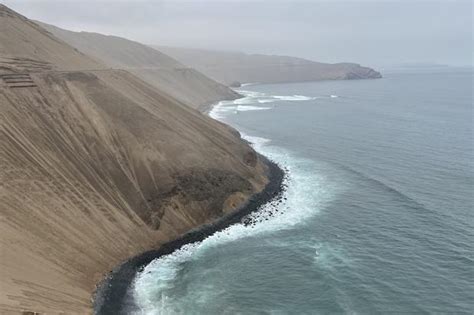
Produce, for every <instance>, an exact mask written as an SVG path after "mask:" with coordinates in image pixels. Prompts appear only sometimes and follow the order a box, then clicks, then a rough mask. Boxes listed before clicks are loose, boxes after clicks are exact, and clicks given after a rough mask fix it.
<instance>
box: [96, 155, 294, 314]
mask: <svg viewBox="0 0 474 315" xmlns="http://www.w3.org/2000/svg"><path fill="white" fill-rule="evenodd" d="M260 158H261V159H262V160H263V161H264V162H265V164H266V165H267V166H268V170H267V176H268V179H269V182H268V184H267V185H266V186H265V188H264V189H263V190H262V191H261V192H260V193H257V194H255V195H253V196H252V197H250V198H249V200H248V201H247V202H246V203H245V204H244V205H242V206H241V207H240V208H239V209H237V210H235V211H234V212H232V213H230V214H228V215H226V216H224V217H222V218H220V219H218V220H216V221H215V222H213V223H210V224H205V225H203V226H200V227H198V228H196V229H193V230H191V231H189V232H188V233H186V234H184V235H183V236H181V237H180V238H178V239H176V240H174V241H171V242H168V243H166V244H164V245H162V246H160V248H159V249H156V250H150V251H148V252H145V253H143V254H141V255H138V256H135V257H133V258H131V259H129V260H127V261H126V262H124V263H123V264H121V265H119V266H117V267H116V268H115V269H114V270H113V271H112V272H110V273H109V274H108V275H107V277H106V278H105V279H104V280H102V282H101V283H100V284H99V285H98V287H97V290H96V292H95V294H94V297H93V308H94V313H95V314H127V313H129V312H130V311H133V309H134V308H135V305H134V302H133V298H132V297H131V296H130V295H129V289H130V286H131V285H132V283H133V279H134V278H135V275H136V273H137V272H139V271H140V270H142V269H143V268H144V267H145V266H146V265H147V264H149V263H150V262H151V261H152V260H154V259H156V258H159V257H161V256H164V255H168V254H171V253H172V252H174V251H175V250H177V249H179V248H181V247H182V246H183V245H186V244H190V243H194V242H199V241H202V240H204V239H205V238H206V237H208V236H209V235H211V234H213V233H215V232H217V231H220V230H222V229H224V228H226V227H228V226H230V225H232V224H235V223H238V222H241V221H245V216H247V215H248V214H250V213H252V212H255V211H257V210H258V209H259V207H260V206H262V205H263V204H265V203H267V202H269V201H272V200H275V199H279V198H282V193H283V191H284V188H285V187H284V177H285V172H284V171H283V170H282V169H281V168H280V167H279V166H278V165H277V164H276V163H274V162H272V161H270V160H268V159H267V158H265V157H264V156H261V155H260Z"/></svg>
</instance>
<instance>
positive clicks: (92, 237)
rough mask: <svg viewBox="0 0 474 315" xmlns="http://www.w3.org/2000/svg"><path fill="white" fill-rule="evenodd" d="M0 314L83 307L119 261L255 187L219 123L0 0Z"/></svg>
mask: <svg viewBox="0 0 474 315" xmlns="http://www.w3.org/2000/svg"><path fill="white" fill-rule="evenodd" d="M0 30H1V32H0V58H2V65H1V68H0V165H1V168H0V253H1V255H0V313H1V314H4V313H6V314H8V313H21V312H25V313H24V314H30V313H29V312H40V313H47V314H53V313H54V314H56V313H60V312H63V313H65V314H83V313H89V312H90V311H91V309H90V306H91V303H90V298H91V293H92V291H93V290H94V286H95V284H96V283H97V281H98V280H100V279H101V277H102V276H103V275H104V273H105V272H107V271H109V270H111V268H112V267H114V266H116V265H117V264H118V263H119V262H121V261H123V260H125V259H126V258H128V257H130V256H132V255H135V254H137V253H140V252H142V251H145V250H148V249H150V248H153V247H156V246H158V245H159V244H161V243H163V242H166V241H168V240H170V239H173V238H175V237H176V236H178V235H180V234H182V233H183V232H185V231H187V230H189V229H190V228H193V227H196V226H198V225H200V224H202V223H205V222H209V221H211V220H213V219H214V218H217V217H219V216H221V215H222V213H223V212H225V211H230V210H232V209H233V208H235V207H236V206H238V205H239V204H241V203H242V202H243V201H244V200H245V199H246V198H247V197H248V196H250V195H251V194H253V193H255V192H257V191H260V190H261V189H262V188H263V187H264V185H265V184H266V182H267V179H266V177H265V176H264V175H263V173H264V170H265V168H266V166H265V165H264V164H263V163H262V162H261V161H260V160H259V159H258V157H257V156H256V154H255V152H254V151H253V150H252V149H251V148H250V147H249V146H248V145H247V144H245V143H244V142H242V141H241V139H240V138H239V137H238V135H236V134H235V132H233V131H231V130H230V129H229V128H228V127H226V126H224V125H223V124H220V123H218V122H216V121H214V120H212V119H210V118H208V117H206V116H204V115H202V114H201V113H199V112H197V111H195V110H193V109H191V108H190V107H188V106H186V105H185V104H184V103H182V102H180V101H178V100H176V99H175V98H173V97H171V96H170V95H168V94H167V93H163V92H162V91H161V90H158V89H156V88H155V87H154V86H152V85H149V84H147V83H145V82H143V81H142V80H141V79H139V78H137V77H136V76H134V75H132V74H130V73H128V72H126V71H123V70H107V69H104V66H102V65H101V64H100V63H99V62H97V61H94V60H93V59H91V58H90V57H88V56H86V55H83V54H82V53H79V52H78V51H76V50H75V49H73V48H72V47H70V46H68V45H67V44H65V43H64V42H62V41H61V40H59V39H57V38H55V37H54V36H53V35H51V34H50V33H48V32H47V31H45V30H44V29H42V28H41V27H39V26H38V25H36V24H35V23H33V22H31V21H29V20H28V19H26V18H24V17H22V16H20V15H18V14H16V13H15V12H13V11H11V10H10V9H8V8H7V7H5V6H3V5H0Z"/></svg>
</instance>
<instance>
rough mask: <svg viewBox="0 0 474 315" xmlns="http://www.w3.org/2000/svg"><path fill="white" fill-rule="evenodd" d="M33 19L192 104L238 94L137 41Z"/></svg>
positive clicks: (98, 57)
mask: <svg viewBox="0 0 474 315" xmlns="http://www.w3.org/2000/svg"><path fill="white" fill-rule="evenodd" d="M37 23H38V24H40V25H41V26H42V27H44V28H45V29H46V30H48V31H50V32H51V33H52V34H53V35H54V36H56V37H58V38H60V39H62V40H63V41H65V42H66V43H68V44H69V45H71V46H73V47H74V48H76V49H78V50H79V51H81V52H83V53H85V54H87V55H88V56H91V57H93V58H94V59H96V60H99V61H100V62H101V63H103V64H105V65H107V66H108V67H112V68H114V69H126V70H127V71H128V72H130V73H133V74H134V75H136V76H137V77H139V78H140V79H142V80H144V81H146V82H147V83H149V84H151V85H153V86H154V87H155V88H157V89H159V90H160V91H162V92H163V93H167V94H169V95H170V96H172V97H174V98H176V99H177V100H180V101H182V102H184V103H186V104H187V105H189V106H191V107H193V108H198V109H202V108H204V107H205V106H207V105H209V104H211V103H215V102H217V101H221V100H232V99H236V98H238V97H239V94H237V93H236V92H234V91H233V90H232V89H230V88H228V87H227V86H225V85H224V84H222V83H218V82H216V81H214V80H212V79H210V78H208V77H207V76H205V75H203V74H202V73H200V72H199V71H197V70H195V69H194V68H191V67H189V66H185V65H184V64H182V63H180V62H179V61H177V60H176V59H173V58H171V57H170V56H168V55H165V54H163V53H161V52H159V51H157V50H156V49H153V48H151V47H148V46H146V45H143V44H140V43H138V42H135V41H131V40H128V39H125V38H121V37H117V36H107V35H102V34H98V33H90V32H72V31H68V30H64V29H61V28H59V27H56V26H53V25H49V24H45V23H40V22H37Z"/></svg>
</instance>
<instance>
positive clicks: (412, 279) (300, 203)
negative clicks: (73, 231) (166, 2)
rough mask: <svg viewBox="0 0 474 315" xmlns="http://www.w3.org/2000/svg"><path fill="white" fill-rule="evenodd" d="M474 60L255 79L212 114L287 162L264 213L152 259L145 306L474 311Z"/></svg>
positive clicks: (141, 295)
mask: <svg viewBox="0 0 474 315" xmlns="http://www.w3.org/2000/svg"><path fill="white" fill-rule="evenodd" d="M472 88H473V74H472V71H456V70H451V69H445V70H443V71H437V72H436V71H423V72H417V71H415V70H412V71H410V72H398V73H385V77H384V78H383V79H380V80H364V81H328V82H310V83H298V84H274V85H249V86H244V87H242V88H241V89H239V91H240V92H241V93H242V94H243V95H245V96H246V97H245V98H242V99H239V100H237V101H227V102H221V103H219V104H218V105H217V106H216V107H215V108H214V109H213V111H212V112H211V113H210V115H211V116H212V117H214V118H216V119H220V120H222V121H224V122H226V123H228V124H230V125H232V126H234V127H236V128H237V129H238V130H240V131H241V132H242V133H243V135H244V136H245V137H246V138H247V139H248V140H249V141H250V142H252V143H253V145H254V146H255V148H256V149H257V150H258V151H259V152H261V153H263V154H265V155H267V156H269V157H270V158H271V159H273V160H275V161H276V162H278V163H280V164H281V165H282V166H285V167H287V168H288V170H289V176H288V190H287V191H286V192H285V197H286V198H287V199H286V201H284V202H283V203H282V204H279V205H278V207H279V208H280V209H281V212H280V213H279V214H278V215H275V216H273V217H268V215H267V212H266V208H265V207H264V208H262V209H261V210H260V212H259V213H258V214H255V220H256V221H257V223H256V224H255V225H252V226H243V225H240V224H238V225H234V226H231V227H230V228H228V229H226V230H225V231H222V232H218V233H216V234H214V235H212V236H210V237H209V238H208V239H206V240H204V241H203V242H201V243H197V244H192V245H187V246H185V247H184V248H182V249H181V250H178V251H177V252H175V253H174V254H171V255H169V256H165V257H162V258H160V259H158V260H155V261H154V262H152V263H151V264H150V265H148V266H147V267H146V269H145V271H144V272H143V273H141V274H140V275H139V276H138V277H137V279H136V281H135V285H134V296H135V300H136V302H137V304H138V305H139V306H140V307H141V309H142V310H141V312H140V313H141V314H378V313H395V314H397V313H398V314H406V313H410V314H424V313H444V314H462V313H466V314H472V313H473V310H474V304H473V303H474V302H473V301H474V246H473V244H474V213H473V211H474V209H473V203H474V197H473V192H474V171H473V170H474V168H473V166H474V165H473V157H474V156H473V99H472Z"/></svg>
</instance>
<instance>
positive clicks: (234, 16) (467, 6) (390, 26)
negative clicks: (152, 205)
mask: <svg viewBox="0 0 474 315" xmlns="http://www.w3.org/2000/svg"><path fill="white" fill-rule="evenodd" d="M0 2H1V3H3V4H6V5H7V6H9V7H10V8H12V9H14V10H16V11H18V12H19V13H21V14H23V15H25V16H27V17H29V18H32V19H36V20H40V21H42V22H46V23H49V24H53V25H56V26H59V27H62V28H66V29H70V30H75V31H90V32H98V33H103V34H109V35H117V36H121V37H125V38H128V39H132V40H136V41H139V42H142V43H145V44H155V45H166V46H179V47H192V48H201V49H214V50H231V51H243V52H247V53H263V54H276V55H289V56H297V57H303V58H308V59H312V60H316V61H321V62H357V63H360V64H363V65H367V66H390V65H397V64H406V63H418V62H423V63H439V64H449V65H472V64H473V42H474V41H473V27H474V25H473V4H472V3H473V1H471V0H458V1H456V0H313V1H310V0H306V1H298V0H241V1H236V0H227V1H226V0H220V1H217V0H203V1H198V0H195V1H189V0H188V1H184V0H167V1H160V0H155V1H150V0H135V1H133V0H128V1H125V0H82V1H79V0H61V1H60V0H0Z"/></svg>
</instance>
